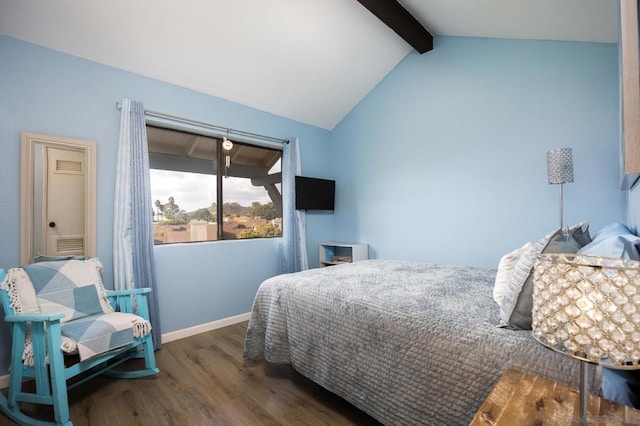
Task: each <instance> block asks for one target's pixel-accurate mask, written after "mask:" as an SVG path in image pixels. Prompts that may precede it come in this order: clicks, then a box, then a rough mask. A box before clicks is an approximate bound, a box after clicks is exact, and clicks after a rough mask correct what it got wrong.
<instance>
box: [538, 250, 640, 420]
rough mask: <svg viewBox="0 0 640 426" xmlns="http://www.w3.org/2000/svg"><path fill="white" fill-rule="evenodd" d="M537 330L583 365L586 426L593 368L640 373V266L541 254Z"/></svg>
mask: <svg viewBox="0 0 640 426" xmlns="http://www.w3.org/2000/svg"><path fill="white" fill-rule="evenodd" d="M532 330H533V336H534V338H535V339H536V340H537V341H538V342H540V343H541V344H543V345H545V346H547V347H548V348H551V349H553V350H555V351H558V352H561V353H563V354H565V355H568V356H571V357H573V358H577V359H579V360H580V361H581V369H580V421H581V423H582V424H583V425H586V424H587V395H588V391H587V373H588V367H589V365H590V364H600V365H602V366H603V367H608V368H619V369H636V368H640V365H639V363H640V262H636V261H632V260H626V259H619V258H608V257H600V256H591V255H581V254H565V253H555V254H541V255H539V256H538V258H537V260H536V264H535V266H534V281H533V309H532Z"/></svg>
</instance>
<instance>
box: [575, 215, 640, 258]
mask: <svg viewBox="0 0 640 426" xmlns="http://www.w3.org/2000/svg"><path fill="white" fill-rule="evenodd" d="M638 247H640V237H638V236H636V235H633V234H632V233H631V231H630V230H629V228H628V227H626V226H625V225H621V224H619V223H612V224H610V225H607V226H605V227H604V228H602V229H601V230H600V231H599V232H598V233H597V234H596V236H595V238H594V239H593V241H592V242H591V243H590V244H587V245H586V246H584V247H582V248H581V249H580V250H579V251H578V253H580V254H591V255H596V256H606V257H617V258H622V259H631V260H640V251H639V250H638Z"/></svg>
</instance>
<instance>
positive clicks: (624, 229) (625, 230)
mask: <svg viewBox="0 0 640 426" xmlns="http://www.w3.org/2000/svg"><path fill="white" fill-rule="evenodd" d="M628 234H633V232H631V230H630V229H629V227H628V226H627V225H624V224H622V223H617V222H614V223H610V224H608V225H605V226H603V227H602V229H600V230H599V231H598V232H597V233H596V235H595V236H594V237H593V241H595V240H599V239H604V238H607V237H612V236H615V235H628Z"/></svg>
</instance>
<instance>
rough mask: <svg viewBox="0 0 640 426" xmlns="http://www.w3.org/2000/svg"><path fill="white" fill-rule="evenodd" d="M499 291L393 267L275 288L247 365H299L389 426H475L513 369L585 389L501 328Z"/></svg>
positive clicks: (488, 279) (487, 277)
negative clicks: (256, 360)
mask: <svg viewBox="0 0 640 426" xmlns="http://www.w3.org/2000/svg"><path fill="white" fill-rule="evenodd" d="M494 280H495V270H491V269H482V268H475V267H463V266H448V265H436V264H425V263H412V262H400V261H385V260H368V261H363V262H357V263H353V264H346V265H340V266H332V267H329V268H320V269H312V270H308V271H304V272H299V273H295V274H286V275H280V276H277V277H273V278H270V279H268V280H266V281H265V282H264V283H262V285H261V286H260V289H259V290H258V293H257V295H256V297H255V301H254V305H253V311H252V314H251V319H250V321H249V326H248V329H247V335H246V339H245V352H244V355H245V358H253V357H256V356H259V355H261V354H263V355H264V357H265V359H266V360H267V361H270V362H274V363H289V364H291V365H292V366H293V367H294V368H295V369H296V370H297V371H299V372H300V373H301V374H303V375H304V376H306V377H308V378H309V379H311V380H313V381H314V382H316V383H318V384H320V385H321V386H323V387H325V388H326V389H328V390H330V391H331V392H333V393H335V394H337V395H340V396H341V397H343V398H344V399H346V400H347V401H349V402H350V403H352V404H353V405H355V406H356V407H358V408H360V409H362V410H363V411H365V412H367V413H369V414H370V415H371V416H373V417H374V418H376V419H378V420H379V421H381V422H382V423H384V424H388V425H417V424H426V425H467V424H469V422H470V421H471V419H472V418H473V415H474V413H475V412H476V411H477V410H478V408H479V407H480V405H481V404H482V402H483V401H484V399H485V398H486V397H487V395H488V394H489V392H490V391H491V389H492V387H493V386H494V385H495V383H496V382H497V381H498V379H499V378H500V375H501V374H502V372H503V370H504V369H506V368H515V369H518V370H521V371H525V372H529V373H533V374H536V375H539V376H542V377H545V378H548V379H552V380H556V381H558V382H560V383H564V384H567V385H571V386H574V387H578V384H579V378H580V373H579V362H578V361H576V360H573V359H571V358H569V357H567V356H564V355H561V354H558V353H556V352H553V351H551V350H549V349H546V348H545V347H544V346H542V345H540V344H539V343H537V342H536V341H535V340H534V339H533V337H532V336H531V332H529V331H513V330H507V329H503V328H498V327H497V324H498V311H499V308H498V305H496V303H495V302H494V301H493V299H492V288H493V284H494ZM592 370H595V369H592ZM594 376H595V374H594ZM594 379H595V377H592V380H591V384H592V388H593V389H597V388H598V386H599V383H598V381H597V380H594Z"/></svg>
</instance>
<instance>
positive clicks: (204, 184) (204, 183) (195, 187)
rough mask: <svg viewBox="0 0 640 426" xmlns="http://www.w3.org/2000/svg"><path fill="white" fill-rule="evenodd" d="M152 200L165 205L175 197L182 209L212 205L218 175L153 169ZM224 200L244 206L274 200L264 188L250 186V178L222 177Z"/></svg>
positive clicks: (187, 209)
mask: <svg viewBox="0 0 640 426" xmlns="http://www.w3.org/2000/svg"><path fill="white" fill-rule="evenodd" d="M150 177H151V199H152V200H153V203H154V205H155V202H156V200H160V202H161V203H162V204H166V203H167V202H169V197H173V198H174V200H175V203H176V204H177V205H178V206H179V207H180V209H181V210H185V211H187V212H193V211H195V210H197V209H200V208H203V207H210V206H211V203H214V202H215V201H216V176H215V175H204V174H198V173H185V172H174V171H170V170H157V169H151V170H150ZM222 179H223V182H222V184H223V193H224V202H225V203H227V202H230V203H232V202H236V203H238V204H240V205H242V206H246V207H248V206H250V205H251V203H252V202H254V201H258V202H260V203H262V204H265V203H268V202H270V201H271V200H270V199H269V196H268V195H267V191H266V190H265V189H264V188H263V187H261V186H260V187H255V186H253V185H251V182H250V181H249V179H241V178H232V177H229V178H222Z"/></svg>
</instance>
